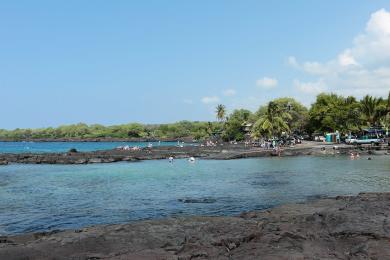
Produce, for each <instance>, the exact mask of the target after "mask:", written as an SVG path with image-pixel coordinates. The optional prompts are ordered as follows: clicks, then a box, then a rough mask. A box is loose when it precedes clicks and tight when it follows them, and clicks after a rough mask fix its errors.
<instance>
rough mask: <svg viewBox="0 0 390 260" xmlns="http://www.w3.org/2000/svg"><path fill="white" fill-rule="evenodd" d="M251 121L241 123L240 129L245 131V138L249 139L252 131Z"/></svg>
mask: <svg viewBox="0 0 390 260" xmlns="http://www.w3.org/2000/svg"><path fill="white" fill-rule="evenodd" d="M252 127H253V124H252V123H248V122H245V123H243V124H242V130H243V131H244V132H245V139H246V140H249V139H250V138H251V132H252Z"/></svg>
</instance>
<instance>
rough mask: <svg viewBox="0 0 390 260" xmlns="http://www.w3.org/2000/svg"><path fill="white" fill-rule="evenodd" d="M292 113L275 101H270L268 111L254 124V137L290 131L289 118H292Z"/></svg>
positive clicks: (273, 135)
mask: <svg viewBox="0 0 390 260" xmlns="http://www.w3.org/2000/svg"><path fill="white" fill-rule="evenodd" d="M291 118H292V117H291V114H290V113H288V112H287V111H286V110H285V109H284V108H282V107H280V106H278V104H277V103H275V102H272V101H271V102H269V103H268V106H267V112H266V113H265V114H264V115H262V116H261V117H260V118H259V119H258V120H257V121H256V123H255V124H254V126H253V129H252V137H254V138H260V137H268V138H272V137H276V136H280V135H281V134H282V133H283V132H290V127H289V125H288V120H291Z"/></svg>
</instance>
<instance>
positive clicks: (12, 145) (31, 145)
mask: <svg viewBox="0 0 390 260" xmlns="http://www.w3.org/2000/svg"><path fill="white" fill-rule="evenodd" d="M151 143H152V144H153V145H154V146H158V145H163V146H173V145H177V142H161V143H158V142H151ZM148 144H149V142H0V153H58V152H67V151H69V149H71V148H76V149H77V150H78V151H83V152H88V151H96V150H108V149H114V148H116V147H118V146H125V145H128V146H130V147H132V146H140V147H146V146H148Z"/></svg>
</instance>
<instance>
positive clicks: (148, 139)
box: [0, 137, 193, 143]
mask: <svg viewBox="0 0 390 260" xmlns="http://www.w3.org/2000/svg"><path fill="white" fill-rule="evenodd" d="M159 141H160V142H177V141H181V142H187V143H193V138H192V137H183V138H158V139H157V138H107V137H104V138H33V139H29V138H27V139H1V138H0V142H5V143H6V142H37V143H39V142H42V143H46V142H58V143H60V142H69V143H75V142H82V143H83V142H159Z"/></svg>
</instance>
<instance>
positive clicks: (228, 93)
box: [223, 89, 237, 97]
mask: <svg viewBox="0 0 390 260" xmlns="http://www.w3.org/2000/svg"><path fill="white" fill-rule="evenodd" d="M236 93H237V92H236V90H234V89H226V90H224V91H223V94H224V95H225V96H227V97H231V96H234V95H236Z"/></svg>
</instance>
